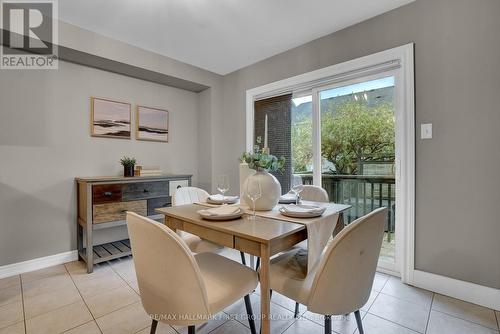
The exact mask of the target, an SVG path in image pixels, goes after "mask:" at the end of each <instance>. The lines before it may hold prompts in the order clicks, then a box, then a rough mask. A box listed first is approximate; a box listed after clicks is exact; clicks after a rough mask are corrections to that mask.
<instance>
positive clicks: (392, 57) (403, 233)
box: [246, 43, 415, 284]
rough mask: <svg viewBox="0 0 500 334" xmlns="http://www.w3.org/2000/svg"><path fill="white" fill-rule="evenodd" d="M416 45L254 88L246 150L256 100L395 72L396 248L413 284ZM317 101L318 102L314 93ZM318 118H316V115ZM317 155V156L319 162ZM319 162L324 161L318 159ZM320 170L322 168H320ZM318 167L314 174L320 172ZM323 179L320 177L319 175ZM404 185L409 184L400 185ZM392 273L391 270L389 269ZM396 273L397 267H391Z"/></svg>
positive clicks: (250, 143)
mask: <svg viewBox="0 0 500 334" xmlns="http://www.w3.org/2000/svg"><path fill="white" fill-rule="evenodd" d="M413 53H414V45H413V43H410V44H407V45H403V46H400V47H396V48H393V49H390V50H386V51H382V52H379V53H375V54H372V55H368V56H365V57H361V58H357V59H354V60H350V61H347V62H344V63H340V64H336V65H332V66H328V67H325V68H322V69H319V70H315V71H312V72H308V73H304V74H301V75H297V76H294V77H291V78H288V79H284V80H280V81H276V82H273V83H269V84H266V85H263V86H260V87H256V88H252V89H249V90H247V92H246V148H247V150H248V151H251V150H252V149H253V139H254V138H253V131H254V129H253V123H254V101H255V100H257V99H261V98H265V97H270V96H276V95H279V94H283V93H290V92H292V91H294V90H305V89H307V88H312V87H318V86H325V85H328V84H335V83H337V82H345V81H349V80H353V79H355V78H358V77H361V76H364V77H366V76H370V75H374V74H377V73H380V72H389V71H392V72H393V73H394V76H395V80H396V89H398V90H399V91H398V92H397V94H396V95H397V96H399V98H398V99H397V101H396V111H397V114H398V115H396V117H398V120H397V121H398V125H399V126H397V128H398V129H399V130H398V131H397V133H396V150H397V154H396V156H397V157H398V158H397V161H396V178H397V180H398V181H399V182H396V184H397V185H398V184H399V186H397V188H398V189H397V191H398V196H396V205H397V207H398V210H396V219H397V221H398V222H400V223H398V228H397V229H396V240H398V242H397V244H398V245H397V246H396V247H397V250H396V254H400V256H399V258H397V259H396V265H395V268H394V269H395V271H399V272H400V273H401V279H402V280H403V282H405V283H409V284H411V283H412V281H413V271H414V268H415V267H414V253H415V249H414V248H415V245H414V238H415V96H414V94H415V88H414V73H413V71H414V61H413V57H414V56H413ZM312 95H313V103H314V101H315V96H314V91H313V92H312ZM316 118H317V117H316ZM316 118H315V119H313V126H316V127H317V126H318V124H317V123H318V122H319V120H318V119H316ZM320 144H321V143H320V139H319V140H318V138H313V145H314V147H318V145H320ZM317 160H318V157H315V162H316V164H317V163H318V161H317ZM319 160H320V158H319ZM316 169H317V168H316ZM316 169H315V170H316ZM315 179H316V180H318V178H317V177H315ZM401 185H404V186H403V187H401ZM386 269H389V268H386ZM390 269H392V268H390Z"/></svg>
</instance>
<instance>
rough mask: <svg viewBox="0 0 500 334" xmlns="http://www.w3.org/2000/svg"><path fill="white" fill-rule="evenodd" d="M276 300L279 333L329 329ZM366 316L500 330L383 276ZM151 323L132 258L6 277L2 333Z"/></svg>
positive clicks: (485, 317)
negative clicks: (90, 269)
mask: <svg viewBox="0 0 500 334" xmlns="http://www.w3.org/2000/svg"><path fill="white" fill-rule="evenodd" d="M224 255H226V256H228V257H230V258H233V259H235V260H237V261H239V253H237V252H233V251H230V250H227V251H225V253H224ZM258 294H259V290H258V289H257V291H256V292H255V293H254V294H252V296H251V300H252V304H253V309H254V312H255V314H257V313H258V312H259V310H260V305H259V301H260V300H259V296H258ZM272 301H273V304H272V307H271V310H272V312H273V316H274V318H275V319H277V320H273V322H272V333H285V334H295V333H297V334H302V333H312V334H314V333H318V334H320V333H323V318H322V317H321V316H319V315H317V314H314V313H311V312H308V311H307V310H306V308H305V307H303V306H301V309H300V314H301V316H300V318H299V319H294V318H293V309H294V302H293V301H291V300H290V299H288V298H286V297H284V296H282V295H279V294H277V293H274V294H273V299H272ZM361 313H362V317H363V323H364V327H365V333H366V334H382V333H383V334H396V333H398V334H399V333H401V334H415V333H427V334H500V333H499V326H500V324H499V322H500V312H496V313H495V312H494V311H493V310H490V309H487V308H484V307H480V306H477V305H473V304H469V303H466V302H462V301H459V300H456V299H453V298H449V297H445V296H442V295H438V294H434V293H432V292H429V291H425V290H421V289H416V288H413V287H410V286H407V285H404V284H402V283H400V282H399V280H398V279H397V278H393V277H389V276H387V275H384V274H379V273H377V275H376V279H375V282H374V284H373V291H372V293H371V295H370V299H369V300H368V303H367V304H366V305H365V306H364V307H363V308H362V309H361ZM244 314H245V308H244V304H243V301H239V302H237V303H235V304H233V305H231V306H230V307H228V308H227V309H226V310H224V312H221V313H220V314H217V316H216V317H214V319H213V320H212V321H210V322H208V323H206V324H204V325H202V326H199V327H198V330H197V333H200V334H204V333H211V334H234V333H250V330H249V329H248V327H247V322H246V321H245V320H244ZM149 326H150V319H149V317H148V315H147V314H146V313H145V311H144V309H143V308H142V305H141V302H140V298H139V294H138V287H137V282H136V278H135V272H134V265H133V261H132V258H131V257H128V258H123V259H120V260H115V261H112V262H110V263H107V264H103V265H98V266H96V267H95V270H94V273H92V274H90V275H89V274H87V273H86V271H85V267H84V265H83V263H79V262H71V263H67V264H65V265H59V266H55V267H51V268H47V269H43V270H38V271H35V272H30V273H26V274H22V275H18V276H14V277H9V278H4V279H0V334H17V333H27V334H32V333H49V334H57V333H67V334H77V333H78V334H84V333H85V334H94V333H96V334H97V333H104V334H108V333H120V334H126V333H130V334H134V333H140V334H147V333H149ZM257 326H258V321H257ZM333 332H334V333H338V334H354V333H357V329H356V322H355V320H354V316H353V315H350V316H349V317H334V320H333ZM157 333H158V334H165V333H172V334H176V333H187V328H178V327H176V328H173V327H170V326H168V325H164V324H160V325H159V326H158V330H157Z"/></svg>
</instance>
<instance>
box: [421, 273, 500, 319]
mask: <svg viewBox="0 0 500 334" xmlns="http://www.w3.org/2000/svg"><path fill="white" fill-rule="evenodd" d="M412 285H414V286H416V287H418V288H422V289H426V290H430V291H433V292H436V293H440V294H442V295H446V296H450V297H453V298H457V299H460V300H464V301H467V302H470V303H473V304H477V305H481V306H484V307H488V308H491V309H494V310H498V311H500V290H499V289H494V288H490V287H486V286H482V285H478V284H474V283H470V282H465V281H461V280H457V279H454V278H450V277H446V276H441V275H436V274H431V273H428V272H425V271H420V270H414V271H413V284H412Z"/></svg>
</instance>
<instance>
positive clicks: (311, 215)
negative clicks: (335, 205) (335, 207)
mask: <svg viewBox="0 0 500 334" xmlns="http://www.w3.org/2000/svg"><path fill="white" fill-rule="evenodd" d="M298 206H300V207H302V208H304V209H317V210H315V211H312V212H293V211H288V210H286V209H285V208H284V207H281V208H280V209H279V211H280V213H281V214H282V215H283V216H287V217H293V218H314V217H319V216H321V215H322V214H323V213H324V212H325V210H326V208H325V207H320V206H316V205H306V204H299V205H298Z"/></svg>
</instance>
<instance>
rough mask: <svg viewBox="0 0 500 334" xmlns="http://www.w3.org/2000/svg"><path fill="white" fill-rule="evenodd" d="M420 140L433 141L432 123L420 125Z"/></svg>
mask: <svg viewBox="0 0 500 334" xmlns="http://www.w3.org/2000/svg"><path fill="white" fill-rule="evenodd" d="M420 138H421V139H432V123H428V124H420Z"/></svg>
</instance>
